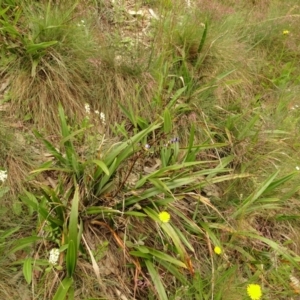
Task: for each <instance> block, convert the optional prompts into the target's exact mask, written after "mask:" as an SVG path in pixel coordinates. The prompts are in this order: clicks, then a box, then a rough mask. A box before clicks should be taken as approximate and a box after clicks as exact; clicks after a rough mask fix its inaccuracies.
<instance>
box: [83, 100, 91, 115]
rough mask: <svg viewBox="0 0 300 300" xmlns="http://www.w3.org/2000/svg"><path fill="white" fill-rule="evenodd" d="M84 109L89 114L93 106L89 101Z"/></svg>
mask: <svg viewBox="0 0 300 300" xmlns="http://www.w3.org/2000/svg"><path fill="white" fill-rule="evenodd" d="M84 109H85V112H86V114H87V115H89V114H90V113H91V107H90V105H89V104H88V103H85V104H84Z"/></svg>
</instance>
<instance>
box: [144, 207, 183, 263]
mask: <svg viewBox="0 0 300 300" xmlns="http://www.w3.org/2000/svg"><path fill="white" fill-rule="evenodd" d="M144 211H145V213H146V214H147V215H148V216H149V217H150V218H151V219H152V220H154V221H156V222H159V224H160V226H161V228H162V229H163V231H164V232H165V233H166V234H167V235H168V236H169V237H170V238H171V239H172V241H173V243H174V245H175V247H176V249H177V252H178V254H179V255H180V258H181V259H182V260H183V261H185V259H186V257H188V254H187V252H186V250H185V248H184V246H183V244H182V243H181V241H180V238H179V236H178V235H177V233H176V231H175V230H174V228H173V227H172V225H171V224H170V223H162V222H161V221H160V220H159V217H158V214H157V213H156V212H155V211H154V210H153V209H151V208H150V207H146V208H144Z"/></svg>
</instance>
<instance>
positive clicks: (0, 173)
mask: <svg viewBox="0 0 300 300" xmlns="http://www.w3.org/2000/svg"><path fill="white" fill-rule="evenodd" d="M6 179H7V171H6V170H0V181H2V182H4V181H5V180H6Z"/></svg>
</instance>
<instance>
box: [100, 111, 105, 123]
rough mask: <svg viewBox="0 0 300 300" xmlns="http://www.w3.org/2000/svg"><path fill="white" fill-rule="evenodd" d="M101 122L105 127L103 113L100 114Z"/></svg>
mask: <svg viewBox="0 0 300 300" xmlns="http://www.w3.org/2000/svg"><path fill="white" fill-rule="evenodd" d="M100 120H101V121H102V124H103V125H105V114H104V113H103V112H101V113H100Z"/></svg>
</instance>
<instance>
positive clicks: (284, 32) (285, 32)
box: [282, 30, 290, 35]
mask: <svg viewBox="0 0 300 300" xmlns="http://www.w3.org/2000/svg"><path fill="white" fill-rule="evenodd" d="M289 33H290V32H289V30H283V31H282V34H284V35H287V34H289Z"/></svg>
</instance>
